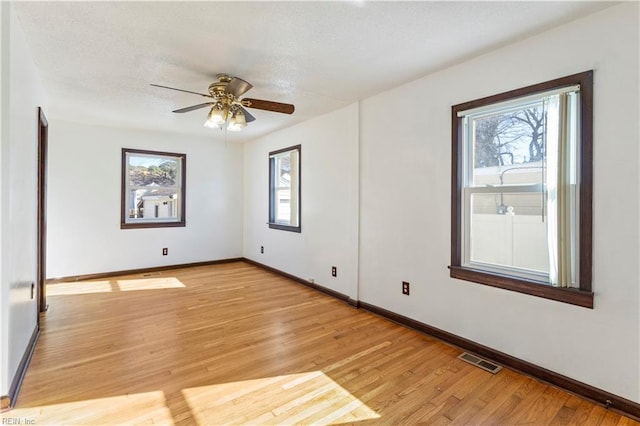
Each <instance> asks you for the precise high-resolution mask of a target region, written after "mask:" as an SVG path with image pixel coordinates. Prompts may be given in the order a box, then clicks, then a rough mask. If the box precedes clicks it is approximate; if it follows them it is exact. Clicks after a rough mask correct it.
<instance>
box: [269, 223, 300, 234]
mask: <svg viewBox="0 0 640 426" xmlns="http://www.w3.org/2000/svg"><path fill="white" fill-rule="evenodd" d="M267 225H269V228H271V229H279V230H281V231H289V232H297V233H301V232H302V227H300V226H291V225H283V224H281V223H275V222H267Z"/></svg>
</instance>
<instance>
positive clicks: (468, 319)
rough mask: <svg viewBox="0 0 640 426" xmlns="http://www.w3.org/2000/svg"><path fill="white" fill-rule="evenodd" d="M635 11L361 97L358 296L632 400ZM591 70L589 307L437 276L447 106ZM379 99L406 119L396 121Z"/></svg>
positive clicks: (637, 387) (637, 364) (446, 194)
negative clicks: (405, 291) (407, 291)
mask: <svg viewBox="0 0 640 426" xmlns="http://www.w3.org/2000/svg"><path fill="white" fill-rule="evenodd" d="M638 6H639V5H638V3H637V2H630V3H625V4H622V5H619V6H614V7H611V8H608V9H606V10H604V11H602V12H600V13H597V14H594V15H590V16H587V17H585V18H583V19H580V20H578V21H574V22H572V23H568V24H566V25H564V26H561V27H558V28H556V29H552V30H549V31H547V32H544V33H541V34H539V35H537V36H535V37H532V38H530V39H527V40H524V41H521V42H519V43H516V44H513V45H510V46H507V47H504V48H502V49H500V50H497V51H494V52H491V53H488V54H485V55H483V56H481V57H478V58H475V59H474V60H471V61H468V62H465V63H461V64H458V65H456V66H454V67H451V68H449V69H446V70H443V71H441V72H438V73H435V74H432V75H429V76H426V77H424V78H422V79H420V80H417V81H414V82H412V83H409V84H407V85H404V86H402V87H399V88H396V89H394V90H390V91H388V92H385V93H382V94H380V95H378V96H375V97H372V98H369V99H366V100H364V101H362V102H361V120H362V121H361V123H360V126H361V127H360V137H361V139H360V149H361V157H360V167H361V181H360V197H361V205H360V259H359V262H360V284H359V285H360V300H362V301H365V302H368V303H371V304H373V305H376V306H379V307H382V308H385V309H388V310H391V311H393V312H397V313H400V314H402V315H405V316H408V317H410V318H413V319H416V320H418V321H421V322H423V323H426V324H429V325H432V326H435V327H438V328H440V329H443V330H446V331H448V332H451V333H454V334H456V335H459V336H462V337H465V338H468V339H470V340H473V341H475V342H478V343H480V344H483V345H486V346H489V347H492V348H494V349H497V350H499V351H503V352H506V353H508V354H511V355H513V356H516V357H518V358H521V359H524V360H526V361H530V362H532V363H534V364H537V365H539V366H542V367H545V368H548V369H550V370H553V371H556V372H558V373H561V374H564V375H567V376H569V377H572V378H574V379H577V380H579V381H582V382H585V383H588V384H590V385H593V386H596V387H598V388H601V389H604V390H607V391H609V392H612V393H614V394H617V395H620V396H622V397H625V398H628V399H631V400H633V401H636V402H638V401H640V349H639V348H640V307H639V304H638V300H639V280H638V268H637V267H636V265H637V264H638V260H639V259H640V250H639V244H638V243H639V234H638V229H639V217H640V211H639V208H638V188H639V175H638V168H639V166H640V163H639V161H638V158H639V156H638V144H639V142H640V134H639V131H638V117H639V116H640V115H639V114H640V109H639V106H638V94H639V86H638V76H639V71H640V70H639V69H638V59H639V56H638V52H639V37H638ZM589 69H594V70H595V76H594V81H595V84H594V119H595V121H594V132H595V133H594V206H593V220H594V226H593V232H594V234H593V272H594V275H593V289H594V292H595V308H594V309H593V310H591V309H586V308H581V307H576V306H572V305H568V304H564V303H559V302H554V301H550V300H545V299H541V298H537V297H533V296H528V295H523V294H519V293H515V292H510V291H506V290H501V289H496V288H492V287H488V286H483V285H478V284H474V283H470V282H465V281H461V280H454V279H451V278H449V275H448V270H447V265H448V264H449V262H450V190H451V188H450V176H451V167H450V165H451V158H450V157H451V148H450V146H451V141H450V140H451V123H450V120H451V113H450V108H451V105H454V104H458V103H461V102H464V101H469V100H473V99H477V98H480V97H483V96H488V95H492V94H496V93H500V92H503V91H506V90H510V89H515V88H518V87H523V86H526V85H529V84H534V83H539V82H543V81H546V80H551V79H554V78H557V77H561V76H565V75H569V74H573V73H577V72H581V71H586V70H589ZM389 105H403V110H404V111H412V112H413V114H414V117H413V120H404V121H403V122H402V126H397V118H396V117H393V116H391V115H390V114H388V108H389ZM303 195H304V194H303ZM403 280H404V281H409V282H410V283H411V289H412V292H411V296H409V297H407V296H404V295H402V294H401V281H403Z"/></svg>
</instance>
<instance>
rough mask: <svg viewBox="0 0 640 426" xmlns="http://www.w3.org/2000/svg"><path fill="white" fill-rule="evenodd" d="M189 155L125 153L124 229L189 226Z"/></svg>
mask: <svg viewBox="0 0 640 426" xmlns="http://www.w3.org/2000/svg"><path fill="white" fill-rule="evenodd" d="M186 160H187V156H186V154H173V153H168V152H155V151H143V150H137V149H127V148H123V149H122V206H121V219H120V228H122V229H125V228H160V227H170V226H185V197H184V193H185V192H184V188H185V169H186Z"/></svg>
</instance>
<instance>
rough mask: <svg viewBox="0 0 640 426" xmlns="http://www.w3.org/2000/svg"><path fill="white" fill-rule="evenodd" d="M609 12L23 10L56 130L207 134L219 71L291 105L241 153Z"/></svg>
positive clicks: (260, 117) (480, 6)
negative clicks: (283, 131) (295, 127)
mask: <svg viewBox="0 0 640 426" xmlns="http://www.w3.org/2000/svg"><path fill="white" fill-rule="evenodd" d="M613 4H614V3H611V2H591V1H586V2H582V1H568V2H536V1H534V2H420V1H416V2H371V1H363V0H361V1H346V2H239V1H234V2H18V3H14V8H15V11H16V13H17V15H18V19H19V20H20V22H21V25H22V27H23V29H24V31H25V33H26V37H27V40H28V43H29V45H30V48H31V51H32V52H31V53H32V54H33V56H34V58H35V62H36V66H37V67H38V68H39V70H40V72H41V75H42V78H43V82H44V84H45V88H46V91H47V93H48V95H49V101H50V104H49V111H48V116H49V118H61V119H67V120H73V121H83V122H88V123H97V124H107V125H116V126H128V127H139V128H154V129H160V130H168V131H176V132H185V133H199V134H206V135H211V136H212V137H214V138H222V137H223V134H222V132H220V131H216V130H212V129H206V128H204V127H202V123H203V122H204V120H205V118H206V113H207V110H206V109H201V110H197V111H193V112H189V113H185V114H173V113H171V111H172V110H174V109H178V108H182V107H186V106H190V105H194V104H199V103H201V102H203V98H201V97H199V96H197V95H190V94H186V93H179V92H175V91H170V90H164V89H159V88H155V87H151V86H149V83H156V84H161V85H167V86H172V87H178V88H182V89H186V90H191V91H195V92H201V93H207V87H208V85H209V84H210V83H211V82H212V81H214V80H215V75H216V74H217V73H221V72H223V73H229V74H232V75H235V76H238V77H240V78H242V79H244V80H247V81H249V82H250V83H252V84H253V86H254V88H253V89H252V90H251V91H249V92H248V93H247V94H246V95H245V96H247V97H251V98H259V99H266V100H272V101H279V102H286V103H293V104H295V106H296V112H295V113H294V114H293V115H291V116H289V115H284V114H278V113H272V112H265V111H259V110H250V112H251V113H252V114H253V115H254V116H255V117H256V119H257V120H256V121H255V122H253V123H251V124H250V125H249V126H248V127H247V128H246V129H245V130H244V131H243V132H241V133H239V134H233V135H231V134H230V135H229V139H230V140H236V141H245V140H250V139H253V138H255V137H258V136H260V135H263V134H266V133H269V132H272V131H274V130H276V129H280V128H283V127H288V126H290V125H292V124H294V123H297V122H300V121H304V120H307V119H309V118H312V117H315V116H318V115H321V114H324V113H326V112H329V111H332V110H335V109H338V108H340V107H342V106H346V105H348V104H351V103H353V102H356V101H358V100H360V99H363V98H366V97H368V96H371V95H374V94H376V93H379V92H381V91H384V90H386V89H389V88H392V87H395V86H398V85H400V84H402V83H405V82H408V81H410V80H413V79H415V78H418V77H421V76H423V75H426V74H428V73H429V72H432V71H435V70H438V69H441V68H443V67H445V66H447V65H451V64H453V63H456V62H459V61H462V60H464V59H467V58H470V57H472V56H475V55H478V54H481V53H483V52H486V51H488V50H490V49H494V48H496V47H499V46H502V45H505V44H508V43H511V42H513V41H515V40H518V39H521V38H524V37H526V36H528V35H531V34H534V33H536V32H540V31H543V30H545V29H547V28H549V27H552V26H555V25H559V24H562V23H563V22H566V21H569V20H572V19H575V18H577V17H580V16H583V15H586V14H589V13H592V12H594V11H597V10H600V9H603V8H605V7H608V6H611V5H613Z"/></svg>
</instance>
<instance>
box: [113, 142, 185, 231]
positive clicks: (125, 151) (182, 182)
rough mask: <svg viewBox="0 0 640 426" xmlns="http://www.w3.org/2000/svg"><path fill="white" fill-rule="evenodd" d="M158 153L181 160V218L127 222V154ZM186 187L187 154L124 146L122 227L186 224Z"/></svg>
mask: <svg viewBox="0 0 640 426" xmlns="http://www.w3.org/2000/svg"><path fill="white" fill-rule="evenodd" d="M128 153H133V154H145V155H157V156H163V157H176V158H180V160H181V163H182V164H181V167H180V200H179V201H178V202H179V203H180V220H178V221H170V222H140V223H131V222H129V223H127V221H126V213H125V206H126V205H127V154H128ZM186 187H187V154H176V153H173V152H161V151H149V150H143V149H131V148H122V183H121V189H120V193H121V201H120V229H140V228H174V227H184V226H186V220H185V218H186V202H185V200H186V194H185V192H186Z"/></svg>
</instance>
